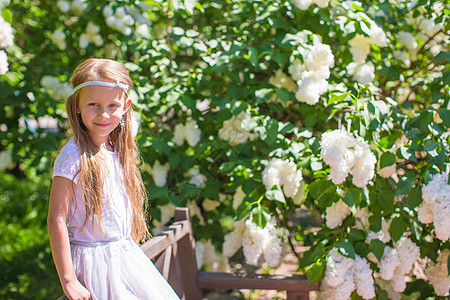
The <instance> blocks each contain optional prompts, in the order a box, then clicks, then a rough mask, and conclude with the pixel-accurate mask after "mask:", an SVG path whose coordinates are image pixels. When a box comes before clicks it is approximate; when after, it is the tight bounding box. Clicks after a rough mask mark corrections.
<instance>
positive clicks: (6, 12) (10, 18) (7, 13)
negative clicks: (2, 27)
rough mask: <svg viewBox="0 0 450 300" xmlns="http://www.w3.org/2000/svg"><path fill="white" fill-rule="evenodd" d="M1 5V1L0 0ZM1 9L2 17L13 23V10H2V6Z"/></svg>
mask: <svg viewBox="0 0 450 300" xmlns="http://www.w3.org/2000/svg"><path fill="white" fill-rule="evenodd" d="M0 1H1V0H0ZM0 6H1V2H0ZM0 11H1V12H2V17H3V19H4V20H5V21H6V22H8V23H9V24H11V23H12V21H13V16H12V12H11V10H9V9H5V10H4V11H2V10H1V8H0Z"/></svg>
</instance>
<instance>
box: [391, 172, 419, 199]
mask: <svg viewBox="0 0 450 300" xmlns="http://www.w3.org/2000/svg"><path fill="white" fill-rule="evenodd" d="M415 182H416V180H415V178H414V179H413V178H411V177H408V176H402V177H400V180H399V181H398V183H397V190H396V194H397V195H408V194H409V192H410V191H411V189H412V187H413V186H414V183H415Z"/></svg>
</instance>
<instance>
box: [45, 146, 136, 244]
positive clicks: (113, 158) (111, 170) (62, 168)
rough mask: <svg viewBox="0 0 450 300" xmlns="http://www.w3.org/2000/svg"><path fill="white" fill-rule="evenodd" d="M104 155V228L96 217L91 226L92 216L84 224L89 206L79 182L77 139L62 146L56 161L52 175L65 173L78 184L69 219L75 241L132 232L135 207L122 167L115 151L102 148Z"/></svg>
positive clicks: (119, 236) (113, 238)
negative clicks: (125, 182)
mask: <svg viewBox="0 0 450 300" xmlns="http://www.w3.org/2000/svg"><path fill="white" fill-rule="evenodd" d="M100 151H101V155H102V156H103V158H104V159H105V164H104V166H105V168H104V169H103V170H102V172H103V174H102V178H103V185H102V187H103V188H102V192H103V197H102V198H103V199H102V200H103V203H102V227H101V228H102V229H103V232H102V231H101V230H100V227H99V226H98V220H97V217H95V219H96V220H95V222H94V224H95V225H94V227H93V226H92V219H91V218H92V217H93V216H92V215H91V216H90V218H89V220H88V221H87V223H86V227H85V228H84V230H81V228H82V227H83V224H84V221H85V218H86V208H85V204H84V201H83V193H82V190H81V186H80V183H79V178H80V174H79V170H80V159H81V156H80V151H79V150H78V146H77V144H76V142H75V139H74V138H71V139H70V140H69V142H68V143H67V144H66V145H65V146H64V147H63V148H62V149H61V152H60V153H59V155H58V157H57V158H56V160H55V166H54V171H53V177H55V176H62V177H65V178H68V179H70V180H72V181H73V182H74V183H75V190H74V194H73V199H72V203H71V205H70V214H69V216H68V219H67V229H68V231H69V239H70V241H71V242H72V241H74V242H77V241H78V242H110V241H117V240H120V239H122V238H125V237H127V236H129V235H130V234H131V224H132V208H131V204H130V200H129V197H128V195H127V193H126V189H125V186H124V184H123V182H122V178H123V173H122V168H121V167H120V163H119V160H118V157H117V153H116V152H111V151H108V150H106V149H102V150H100Z"/></svg>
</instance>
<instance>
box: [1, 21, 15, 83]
mask: <svg viewBox="0 0 450 300" xmlns="http://www.w3.org/2000/svg"><path fill="white" fill-rule="evenodd" d="M13 40H14V35H13V29H12V27H11V25H10V24H9V23H8V22H6V21H5V20H4V19H3V18H2V17H1V16H0V48H6V47H8V46H12V45H13V43H14V42H13ZM8 66H9V64H8V56H7V55H6V52H5V50H0V75H3V74H6V72H8V70H9V67H8Z"/></svg>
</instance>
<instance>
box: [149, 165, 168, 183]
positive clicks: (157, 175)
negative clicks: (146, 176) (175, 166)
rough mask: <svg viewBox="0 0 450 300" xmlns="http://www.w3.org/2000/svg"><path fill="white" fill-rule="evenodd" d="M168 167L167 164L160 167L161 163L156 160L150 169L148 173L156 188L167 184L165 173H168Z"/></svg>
mask: <svg viewBox="0 0 450 300" xmlns="http://www.w3.org/2000/svg"><path fill="white" fill-rule="evenodd" d="M169 169H170V166H169V163H168V162H167V163H165V164H164V165H161V163H160V162H159V161H158V160H157V161H155V164H154V165H153V167H152V168H151V169H149V173H150V174H151V175H152V177H153V181H154V182H155V185H156V186H165V185H166V183H167V172H169Z"/></svg>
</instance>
